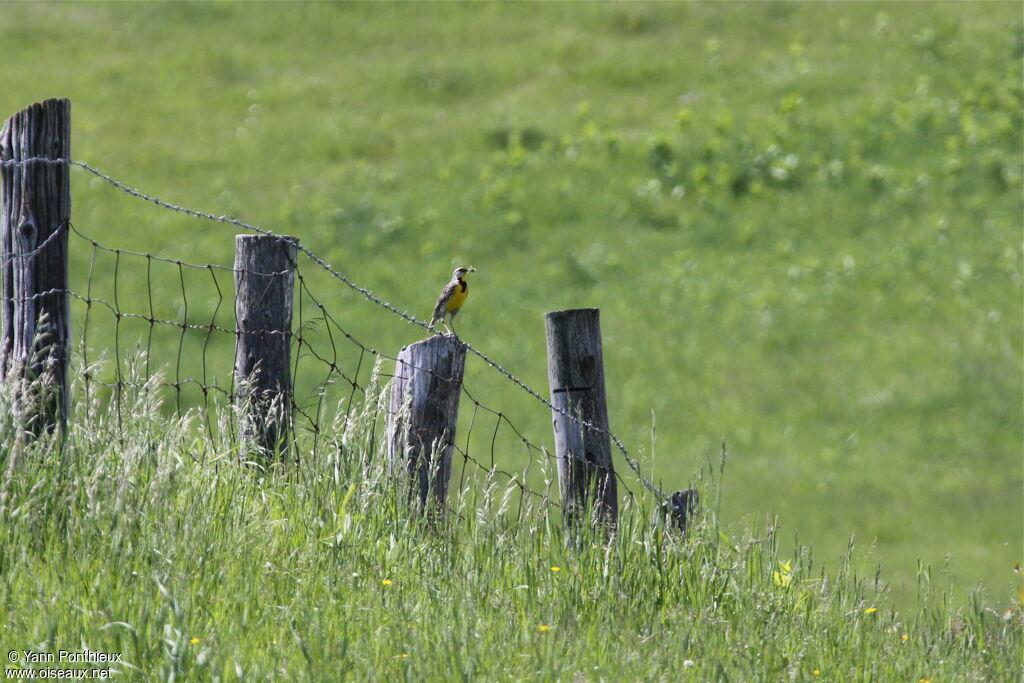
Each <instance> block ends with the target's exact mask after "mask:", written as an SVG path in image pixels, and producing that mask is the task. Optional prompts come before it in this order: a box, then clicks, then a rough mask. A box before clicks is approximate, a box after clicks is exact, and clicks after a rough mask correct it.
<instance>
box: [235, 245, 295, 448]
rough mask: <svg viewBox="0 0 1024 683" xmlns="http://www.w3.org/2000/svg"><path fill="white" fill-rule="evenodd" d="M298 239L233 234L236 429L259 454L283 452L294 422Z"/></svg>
mask: <svg viewBox="0 0 1024 683" xmlns="http://www.w3.org/2000/svg"><path fill="white" fill-rule="evenodd" d="M297 245H298V240H297V239H296V238H295V237H288V236H284V235H281V236H277V235H236V236H235V319H236V322H237V326H238V337H237V341H236V344H235V384H236V387H237V390H236V392H235V393H236V396H237V400H238V401H239V403H240V404H242V405H244V406H245V412H244V414H243V420H242V425H241V429H240V433H241V436H242V440H243V442H244V443H247V444H249V445H250V447H252V448H253V449H254V450H256V451H258V452H259V453H260V454H261V455H263V456H274V455H277V454H280V453H283V452H284V451H285V449H286V448H287V447H288V441H289V433H290V431H291V424H292V377H291V369H290V360H291V342H292V301H293V293H294V285H295V255H296V246H297Z"/></svg>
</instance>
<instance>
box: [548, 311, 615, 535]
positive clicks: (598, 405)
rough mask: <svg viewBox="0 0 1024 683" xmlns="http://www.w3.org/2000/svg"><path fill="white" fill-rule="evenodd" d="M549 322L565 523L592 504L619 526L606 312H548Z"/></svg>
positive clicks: (550, 370)
mask: <svg viewBox="0 0 1024 683" xmlns="http://www.w3.org/2000/svg"><path fill="white" fill-rule="evenodd" d="M544 321H545V325H546V328H547V343H548V383H549V384H550V386H551V403H552V404H553V405H554V406H555V408H557V410H555V411H552V422H553V423H554V430H555V455H556V457H557V460H556V462H557V466H558V479H559V482H560V485H561V486H560V488H561V491H562V505H563V509H564V510H565V511H566V521H567V523H568V525H569V527H570V528H572V527H573V526H574V525H575V524H576V523H577V521H578V518H579V517H580V515H581V514H583V513H584V511H585V510H587V509H588V508H589V507H590V506H593V509H594V511H595V512H597V513H598V514H599V515H600V516H601V517H603V518H604V520H605V521H606V522H608V523H611V524H615V522H616V520H617V518H618V496H617V487H616V483H615V468H614V465H613V464H612V447H611V433H610V432H609V429H608V408H607V406H606V404H605V388H604V359H603V356H602V353H601V312H600V311H599V310H598V309H596V308H583V309H576V310H569V311H553V312H551V313H546V314H545V315H544ZM570 416H572V417H570Z"/></svg>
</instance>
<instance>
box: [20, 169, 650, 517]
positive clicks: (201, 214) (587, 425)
mask: <svg viewBox="0 0 1024 683" xmlns="http://www.w3.org/2000/svg"><path fill="white" fill-rule="evenodd" d="M37 162H43V163H53V164H58V163H65V164H70V165H74V166H78V167H80V168H82V169H83V170H85V171H86V172H88V173H90V174H92V175H94V176H95V177H97V178H100V179H101V180H103V181H104V182H106V183H108V184H110V185H111V186H113V187H114V188H116V189H118V190H120V191H122V192H124V193H126V194H128V195H130V196H132V197H135V198H138V199H142V200H144V201H147V202H151V203H153V204H155V205H157V206H160V207H162V208H164V209H168V210H171V211H175V212H179V213H183V214H186V215H190V216H193V217H195V218H200V219H205V220H210V221H213V222H217V223H222V224H227V225H233V226H235V227H239V228H242V229H245V230H249V231H251V232H255V233H258V234H263V235H267V236H271V237H275V238H277V239H279V240H281V241H283V242H285V243H287V244H289V245H291V246H293V247H294V248H295V249H296V250H297V251H299V252H301V253H302V254H304V255H305V256H306V257H307V258H309V259H310V260H311V261H312V262H313V263H315V264H316V265H317V266H318V267H319V268H321V269H322V270H323V271H325V272H326V273H328V274H330V275H331V276H332V277H334V278H335V279H337V280H339V281H340V282H342V283H344V284H345V285H346V286H348V287H349V288H350V289H352V290H353V291H356V292H358V293H360V294H362V295H363V296H364V297H365V298H366V299H367V300H368V301H370V302H372V303H374V304H376V305H377V306H379V307H381V308H383V309H385V310H387V311H389V312H390V313H392V314H394V315H396V316H398V317H400V318H401V319H402V320H404V321H405V322H407V323H409V324H413V325H418V326H420V327H422V328H423V329H425V330H427V331H429V332H432V333H433V332H434V330H433V328H431V327H430V325H429V324H428V323H426V322H424V321H423V320H420V319H418V318H416V317H415V315H412V314H410V313H409V312H408V311H402V310H400V309H399V308H397V307H396V306H394V305H392V304H391V303H389V302H387V301H385V300H384V299H381V298H380V297H378V296H376V295H375V294H373V292H372V291H371V290H369V289H367V288H365V287H362V286H360V285H358V284H356V283H355V282H353V281H351V280H350V279H349V278H348V277H346V276H345V275H344V274H342V273H340V272H339V271H337V270H336V269H334V268H333V267H332V266H331V265H330V264H328V263H327V262H326V261H324V260H323V259H322V258H320V257H319V256H317V255H316V254H315V253H314V252H313V251H312V250H310V249H309V248H308V247H306V246H304V245H302V244H301V243H300V242H299V241H298V240H296V239H294V238H290V237H288V236H285V235H280V234H278V233H275V232H273V231H272V230H269V229H266V228H263V227H260V226H258V225H255V224H252V223H248V222H245V221H242V220H239V219H237V218H232V217H230V216H226V215H220V216H218V215H215V214H212V213H209V212H205V211H199V210H196V209H192V208H189V207H186V206H182V205H178V204H173V203H171V202H167V201H165V200H162V199H160V198H158V197H155V196H153V195H150V194H147V193H144V192H141V191H139V190H136V189H134V188H132V187H130V186H128V185H127V184H126V183H123V182H121V181H119V180H117V179H115V178H113V177H111V176H110V175H108V174H106V173H104V172H102V171H100V170H99V169H97V168H95V167H94V166H92V165H90V164H88V163H86V162H83V161H77V160H74V159H51V158H47V157H32V158H29V159H22V160H8V161H2V162H0V166H4V167H6V166H17V165H28V164H31V163H37ZM59 232H61V231H60V230H54V232H53V234H52V235H50V236H49V237H48V238H47V241H49V240H50V239H52V238H53V235H56V234H58V233H59ZM87 239H88V238H87ZM90 242H92V244H93V247H94V249H96V248H99V246H100V245H98V244H97V243H95V241H93V240H90ZM43 246H45V245H40V247H37V249H36V250H34V252H33V254H34V253H38V252H39V251H40V250H41V249H42V247H43ZM104 249H106V250H108V251H111V252H113V253H115V255H116V256H117V257H118V258H119V257H120V255H121V254H127V255H133V256H139V257H145V258H147V261H152V260H159V261H162V262H167V263H171V264H175V265H176V266H177V267H178V268H179V269H182V268H185V267H189V268H198V269H207V270H209V271H210V272H211V273H212V271H213V269H214V268H218V269H222V270H227V271H233V270H234V269H232V268H230V267H228V266H214V265H212V264H204V265H198V264H188V263H186V262H184V261H180V260H176V259H164V258H160V257H154V256H153V255H150V254H144V253H140V252H131V251H127V250H123V249H111V248H109V247H104ZM15 257H16V256H15ZM90 276H91V272H90ZM90 282H91V277H90ZM214 282H216V278H215V277H214ZM182 287H183V293H184V279H183V278H182ZM115 290H116V277H115ZM218 290H219V285H218ZM84 300H85V301H86V304H87V308H88V307H89V306H91V303H92V302H93V301H96V302H97V303H101V304H105V305H107V306H108V307H110V306H111V304H110V303H109V302H104V301H102V300H100V299H93V298H91V297H88V296H87V297H86V298H85V299H84ZM219 305H220V302H218V309H219ZM317 306H318V308H319V309H320V310H321V312H322V313H323V314H324V317H325V320H330V318H329V316H328V315H327V313H326V308H325V307H324V306H323V305H322V304H320V303H319V302H317ZM112 308H113V310H114V313H115V316H116V319H117V321H118V323H120V320H121V318H122V317H133V318H138V319H142V320H146V321H147V322H149V323H150V325H151V326H152V325H155V324H172V325H175V326H177V327H179V328H180V329H181V342H182V343H183V341H184V335H185V333H186V331H187V330H188V329H200V330H206V331H207V341H208V340H209V335H210V334H211V333H212V332H214V331H218V332H224V333H232V332H234V333H236V334H238V331H237V330H234V331H233V330H231V329H229V328H222V327H219V326H216V325H215V324H214V323H213V322H211V323H209V324H207V325H196V324H189V323H187V322H182V323H175V322H173V321H165V320H158V319H155V318H154V316H152V315H150V316H144V315H141V314H123V313H120V311H119V310H118V308H117V306H116V302H115V304H114V305H113V307H112ZM186 318H187V300H186ZM334 324H335V325H336V327H337V329H339V330H341V331H342V333H343V334H344V335H345V337H346V338H347V339H349V341H352V342H354V343H356V344H357V345H358V346H360V347H361V349H362V350H363V351H365V352H370V353H371V354H372V355H375V356H381V357H384V358H390V359H392V360H397V359H396V358H394V357H391V356H388V355H387V354H383V353H381V352H379V351H377V350H376V349H371V348H369V347H366V346H364V345H362V344H361V343H360V342H358V340H356V339H355V337H353V336H351V335H350V334H349V333H348V332H346V331H344V330H343V328H341V327H340V325H337V324H336V322H335V323H334ZM300 328H301V323H300ZM458 341H459V343H460V344H461V345H462V346H463V347H464V348H465V349H466V350H467V351H469V352H470V353H472V354H473V355H475V356H477V357H478V358H480V359H481V360H482V361H483V362H484V363H486V364H487V365H488V366H490V367H491V368H493V369H494V370H495V371H496V372H498V373H499V374H500V375H502V376H503V377H505V378H506V379H507V380H509V381H510V382H512V383H513V384H515V385H516V386H517V387H519V388H520V389H521V390H523V391H524V392H526V393H527V394H529V395H530V396H532V397H533V398H534V399H535V400H537V401H538V402H540V403H541V404H543V405H544V406H546V407H547V408H548V409H550V410H552V411H554V412H556V413H558V414H560V415H562V416H564V417H567V418H569V419H570V420H573V421H574V422H576V423H577V424H579V425H580V426H581V427H582V428H584V429H587V430H589V431H592V432H594V433H597V434H601V435H606V436H608V437H609V439H610V440H611V441H612V442H613V443H614V444H615V447H616V448H617V449H618V450H619V452H620V453H621V454H622V456H623V459H624V460H625V461H626V464H627V465H628V466H629V468H630V469H631V470H633V472H634V474H635V475H636V476H637V478H638V479H639V481H640V482H641V484H642V485H643V486H644V487H645V488H646V489H648V490H649V491H650V492H652V493H653V494H654V495H655V496H657V497H658V498H660V499H661V500H667V498H668V497H667V496H666V494H665V493H664V492H663V491H662V490H661V489H660V488H659V487H658V486H656V485H655V484H654V482H653V481H651V480H650V479H649V478H648V477H647V476H646V475H645V474H644V473H643V471H642V470H641V468H640V465H639V463H638V462H637V460H636V459H635V458H633V457H632V456H631V455H630V453H629V450H628V449H627V448H626V446H625V444H624V443H623V442H622V440H621V439H620V438H619V437H618V436H617V435H616V434H615V433H614V432H612V431H611V430H608V429H605V428H603V427H600V426H598V425H596V424H593V423H592V422H590V421H588V420H585V419H582V418H580V417H579V416H577V415H573V414H571V413H570V412H569V411H567V410H565V409H564V408H561V407H559V406H556V405H555V404H554V403H552V402H551V401H550V400H548V399H547V398H545V397H544V396H542V395H541V394H540V393H539V392H538V391H536V390H535V389H533V388H532V387H530V386H529V385H528V384H526V383H525V382H524V381H523V380H521V379H520V378H519V377H518V376H516V375H515V374H513V373H512V372H511V371H509V370H508V369H507V368H505V367H504V366H502V365H501V364H499V363H498V362H496V361H495V360H494V359H492V358H491V357H490V356H488V355H487V354H486V353H484V352H483V351H481V350H480V349H478V348H476V347H475V346H473V345H471V344H469V343H468V342H466V341H464V340H462V339H459V340H458ZM300 346H301V343H300ZM179 349H180V346H179ZM205 349H206V346H205V345H204V351H203V352H204V354H205ZM179 360H180V359H179ZM320 360H321V361H324V360H325V359H323V358H320ZM296 362H297V361H296ZM325 362H326V361H325ZM327 365H329V366H332V365H336V363H335V362H327ZM332 371H333V367H332ZM119 374H120V373H119ZM329 377H330V373H329V374H328V378H329ZM119 381H120V380H119ZM349 381H351V380H349ZM175 384H177V385H179V386H180V378H179V381H177V382H176V383H175ZM204 385H205V383H204ZM353 391H355V388H353ZM203 393H204V396H205V395H206V389H205V388H204V389H203ZM321 403H322V399H321ZM495 412H496V414H498V415H500V414H501V413H500V411H495ZM618 478H619V480H620V481H621V476H619V477H618ZM630 495H632V493H631V492H630Z"/></svg>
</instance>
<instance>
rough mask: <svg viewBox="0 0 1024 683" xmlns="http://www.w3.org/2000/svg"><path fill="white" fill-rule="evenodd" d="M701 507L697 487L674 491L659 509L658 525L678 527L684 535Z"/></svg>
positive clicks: (671, 527)
mask: <svg viewBox="0 0 1024 683" xmlns="http://www.w3.org/2000/svg"><path fill="white" fill-rule="evenodd" d="M699 507H700V496H699V495H698V494H697V489H685V490H683V491H674V492H673V493H672V495H671V496H669V498H668V500H666V501H664V502H663V503H662V504H661V507H660V508H659V509H658V520H657V524H658V526H662V527H664V526H668V528H670V529H676V530H678V531H679V533H680V534H681V535H683V536H685V535H686V529H687V528H688V527H689V525H690V520H691V519H693V518H694V517H695V516H696V515H697V510H698V508H699Z"/></svg>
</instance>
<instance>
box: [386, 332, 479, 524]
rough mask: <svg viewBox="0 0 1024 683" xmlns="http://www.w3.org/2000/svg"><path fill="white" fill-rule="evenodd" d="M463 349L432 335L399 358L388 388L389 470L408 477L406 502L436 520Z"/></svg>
mask: <svg viewBox="0 0 1024 683" xmlns="http://www.w3.org/2000/svg"><path fill="white" fill-rule="evenodd" d="M465 366H466V347H465V345H463V343H462V342H460V341H459V340H458V338H457V337H454V336H446V335H440V334H439V335H436V336H433V337H430V338H429V339H424V340H423V341H418V342H416V343H415V344H410V345H409V346H406V347H405V348H403V349H402V350H401V352H400V353H399V354H398V360H397V361H396V362H395V377H394V380H393V381H392V383H391V405H390V408H389V410H388V421H387V440H388V453H389V455H390V457H391V463H392V469H393V471H394V472H396V473H404V474H406V475H408V484H409V486H410V491H409V496H410V498H411V497H412V496H413V495H415V496H417V498H418V500H419V509H420V510H421V511H423V510H426V509H427V500H428V498H432V499H433V507H432V509H429V510H427V512H428V514H430V515H438V514H440V513H441V511H442V510H443V508H444V503H445V499H446V498H447V495H448V479H449V478H450V477H451V471H452V450H453V448H454V447H455V425H456V423H457V422H458V418H459V395H460V394H461V389H462V377H463V371H464V370H465Z"/></svg>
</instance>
